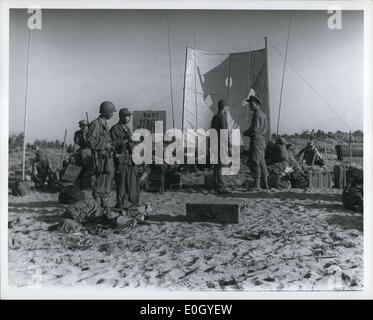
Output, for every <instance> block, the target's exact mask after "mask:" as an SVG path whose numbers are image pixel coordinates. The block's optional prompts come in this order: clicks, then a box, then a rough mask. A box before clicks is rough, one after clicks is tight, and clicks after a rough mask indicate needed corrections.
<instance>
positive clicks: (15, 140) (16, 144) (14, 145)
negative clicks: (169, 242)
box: [9, 130, 364, 150]
mask: <svg viewBox="0 0 373 320" xmlns="http://www.w3.org/2000/svg"><path fill="white" fill-rule="evenodd" d="M312 135H314V137H315V139H317V140H326V139H334V140H339V141H344V142H346V143H347V142H348V141H349V133H348V132H343V131H340V130H338V131H336V132H332V131H329V132H324V131H322V130H317V131H315V132H311V131H309V130H305V131H303V132H302V133H294V134H284V135H282V136H283V137H284V138H285V139H287V138H301V139H306V140H308V139H310V137H311V136H312ZM275 136H276V135H273V138H275ZM363 136H364V134H363V131H362V130H356V131H354V132H353V133H352V138H353V142H357V141H358V142H362V139H363ZM23 138H24V135H23V133H19V134H12V135H10V136H9V149H19V148H22V147H23ZM62 144H63V142H62V141H61V140H58V139H56V140H54V141H50V140H46V139H43V140H39V139H36V140H35V141H34V142H33V143H27V144H26V148H27V149H29V150H30V149H32V147H33V146H34V145H37V146H38V147H39V148H51V149H53V148H62Z"/></svg>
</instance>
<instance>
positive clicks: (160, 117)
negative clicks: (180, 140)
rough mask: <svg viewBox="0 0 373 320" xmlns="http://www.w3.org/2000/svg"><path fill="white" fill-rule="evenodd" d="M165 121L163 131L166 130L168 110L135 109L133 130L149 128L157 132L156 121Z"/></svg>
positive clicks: (152, 131)
mask: <svg viewBox="0 0 373 320" xmlns="http://www.w3.org/2000/svg"><path fill="white" fill-rule="evenodd" d="M156 121H163V133H164V132H165V131H166V111H153V110H148V111H133V130H134V131H135V130H136V129H147V130H149V131H150V132H151V133H154V132H155V122H156Z"/></svg>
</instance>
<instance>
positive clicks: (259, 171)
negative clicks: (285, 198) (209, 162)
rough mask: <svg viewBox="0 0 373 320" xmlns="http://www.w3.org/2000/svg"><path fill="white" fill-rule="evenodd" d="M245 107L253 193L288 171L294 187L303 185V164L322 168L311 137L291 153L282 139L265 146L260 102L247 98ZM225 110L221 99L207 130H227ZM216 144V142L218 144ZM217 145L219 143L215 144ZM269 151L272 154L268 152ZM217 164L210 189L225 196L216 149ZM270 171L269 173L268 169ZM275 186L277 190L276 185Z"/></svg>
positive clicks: (264, 117) (265, 116) (265, 128)
mask: <svg viewBox="0 0 373 320" xmlns="http://www.w3.org/2000/svg"><path fill="white" fill-rule="evenodd" d="M246 102H247V105H248V107H249V108H250V110H251V112H252V117H251V124H250V127H249V129H248V130H246V131H244V132H243V135H244V136H246V137H249V138H250V148H249V157H248V165H249V168H250V171H251V174H252V177H253V178H254V181H255V186H254V188H253V189H254V190H257V191H260V190H262V189H266V190H269V189H270V185H269V183H268V178H269V175H271V174H272V175H274V176H277V177H279V176H281V175H283V174H284V173H286V171H287V170H288V169H290V171H291V172H292V174H291V179H292V180H293V182H294V185H297V186H299V185H301V186H302V187H306V186H307V183H308V182H307V181H306V180H307V179H308V178H307V177H306V174H305V172H304V171H303V166H302V164H303V162H304V163H305V164H306V165H307V166H314V165H316V166H324V165H325V163H324V160H323V159H322V156H321V154H320V152H319V151H318V150H317V148H316V145H315V136H314V135H311V138H310V141H309V142H308V143H307V145H306V146H305V147H304V148H303V149H302V150H301V151H300V152H299V153H295V149H294V146H293V145H292V144H287V143H286V141H285V139H284V138H283V137H281V136H277V138H276V141H275V142H274V143H272V142H269V144H270V145H269V144H267V139H266V137H267V133H268V120H267V115H266V114H265V113H264V111H263V110H262V108H261V105H262V102H261V100H260V99H259V98H258V97H256V96H254V95H251V96H250V97H249V98H248V99H246ZM228 110H229V107H228V105H227V103H226V102H225V101H224V100H220V101H219V102H218V112H217V113H216V114H215V115H214V117H213V119H212V121H211V127H212V128H213V129H215V130H217V132H218V136H219V137H220V134H219V132H220V130H222V129H228V121H227V114H228ZM219 142H220V141H219ZM219 145H220V144H219ZM271 150H273V151H274V152H272V153H271ZM218 153H219V156H218V164H217V165H215V167H214V175H213V177H214V189H215V191H216V192H217V193H226V192H227V191H226V189H225V187H224V182H223V179H222V174H221V169H222V166H223V164H222V162H221V158H220V150H218ZM269 169H270V170H269ZM275 187H280V186H276V185H275Z"/></svg>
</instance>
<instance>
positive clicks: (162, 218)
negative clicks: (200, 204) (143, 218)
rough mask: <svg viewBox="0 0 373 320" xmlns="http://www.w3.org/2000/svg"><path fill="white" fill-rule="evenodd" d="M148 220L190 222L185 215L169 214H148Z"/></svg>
mask: <svg viewBox="0 0 373 320" xmlns="http://www.w3.org/2000/svg"><path fill="white" fill-rule="evenodd" d="M147 220H148V221H157V222H190V221H189V220H188V219H187V217H186V216H184V215H177V216H170V215H167V214H156V215H149V216H147Z"/></svg>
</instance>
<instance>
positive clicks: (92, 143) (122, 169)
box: [32, 95, 323, 211]
mask: <svg viewBox="0 0 373 320" xmlns="http://www.w3.org/2000/svg"><path fill="white" fill-rule="evenodd" d="M246 102H247V104H248V107H249V108H250V110H251V112H252V117H251V125H250V127H249V129H248V130H246V131H245V132H244V133H243V134H244V136H247V137H249V138H250V148H249V161H248V165H249V168H250V171H251V173H252V176H253V178H254V180H255V186H254V189H256V190H262V188H264V189H269V185H268V169H267V164H270V163H269V161H268V159H266V151H268V148H267V140H266V136H267V132H268V121H267V116H266V114H265V113H264V112H263V110H262V109H261V104H262V102H261V100H260V99H259V98H257V97H255V96H253V95H251V96H250V97H249V98H248V99H247V100H246ZM228 110H229V107H228V105H227V103H226V102H225V101H224V100H220V101H219V102H218V112H217V113H216V114H215V115H214V117H213V119H212V121H211V127H212V128H213V129H215V130H217V132H218V137H219V141H218V142H219V146H220V130H222V129H228V122H227V114H228ZM116 111H117V110H116V108H115V106H114V104H113V103H112V102H110V101H105V102H103V103H101V105H100V108H99V117H98V118H97V119H95V120H93V121H92V122H91V123H88V121H87V120H81V121H80V122H79V127H80V130H78V131H76V132H75V134H74V146H73V147H72V149H73V150H72V152H73V153H74V155H75V161H76V162H75V164H78V165H79V166H81V167H82V168H86V169H88V170H87V172H88V174H89V175H90V176H92V175H93V176H94V177H95V179H94V183H93V184H94V186H93V197H94V199H95V200H96V201H97V202H98V203H99V204H100V206H101V207H102V208H103V209H104V210H110V209H109V201H108V200H109V195H110V190H111V187H112V184H113V182H115V187H116V205H115V210H119V211H120V210H124V209H127V208H129V207H130V206H132V205H135V206H136V205H139V203H140V181H139V180H140V179H139V176H138V171H137V166H136V165H135V164H134V162H133V160H132V151H133V148H134V146H135V143H134V142H133V140H132V132H131V129H130V127H129V123H130V121H131V116H132V113H131V112H130V111H129V110H128V109H127V108H122V109H120V110H119V121H118V122H117V123H116V124H115V125H114V126H112V127H111V128H109V125H108V120H109V119H111V118H112V117H113V116H114V113H115V112H116ZM311 140H312V139H311ZM275 144H276V146H277V147H278V150H279V152H278V156H277V157H278V158H279V159H277V160H275V161H274V162H280V163H281V162H284V163H286V164H291V165H292V166H293V167H294V168H295V170H296V171H299V172H302V168H301V166H300V165H299V161H298V160H299V158H300V157H302V158H305V159H306V162H307V161H308V162H310V164H311V165H312V164H319V165H323V163H322V159H321V156H319V153H318V151H317V149H316V148H315V146H314V142H313V141H310V143H308V144H307V146H306V147H305V148H304V149H303V150H301V152H300V153H298V154H297V155H295V153H294V148H293V146H292V145H291V144H286V141H285V140H284V139H283V138H282V137H278V139H277V141H276V143H275ZM218 154H219V156H218V163H217V164H216V165H214V168H213V180H214V189H215V191H216V192H217V193H226V192H227V191H226V189H225V186H224V181H223V179H222V167H223V164H222V161H221V157H220V150H218ZM54 173H55V171H53V170H52V169H51V163H50V161H49V159H48V157H46V156H45V154H44V153H43V152H42V151H41V150H36V157H35V160H34V163H33V175H32V177H33V180H34V182H35V184H36V186H41V185H43V184H44V183H45V182H48V183H51V182H53V181H54V180H55V179H56V177H55V175H54Z"/></svg>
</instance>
